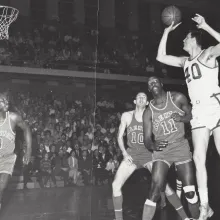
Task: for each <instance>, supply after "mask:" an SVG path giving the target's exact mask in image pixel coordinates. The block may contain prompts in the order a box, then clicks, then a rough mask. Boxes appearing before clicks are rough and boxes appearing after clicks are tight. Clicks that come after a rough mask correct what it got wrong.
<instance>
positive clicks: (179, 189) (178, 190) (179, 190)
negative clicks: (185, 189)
mask: <svg viewBox="0 0 220 220" xmlns="http://www.w3.org/2000/svg"><path fill="white" fill-rule="evenodd" d="M176 194H177V196H178V197H179V198H180V197H181V195H182V182H181V181H180V180H178V179H176Z"/></svg>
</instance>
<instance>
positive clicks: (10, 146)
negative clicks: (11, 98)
mask: <svg viewBox="0 0 220 220" xmlns="http://www.w3.org/2000/svg"><path fill="white" fill-rule="evenodd" d="M14 149H15V133H14V132H13V131H12V128H11V123H10V117H9V112H6V117H5V120H4V122H3V123H2V124H1V125H0V157H1V156H7V155H10V154H13V153H14Z"/></svg>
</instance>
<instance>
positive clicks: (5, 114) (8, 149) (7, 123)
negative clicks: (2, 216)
mask: <svg viewBox="0 0 220 220" xmlns="http://www.w3.org/2000/svg"><path fill="white" fill-rule="evenodd" d="M8 98H9V97H8V95H7V93H0V208H1V202H2V195H3V192H4V190H5V188H6V187H7V183H8V180H9V178H10V176H11V175H12V172H13V168H14V164H15V161H16V155H15V154H14V149H15V135H16V134H15V127H16V126H18V127H20V128H21V129H22V130H23V132H24V140H25V142H26V145H27V148H26V151H25V155H24V160H23V161H24V164H28V163H29V159H30V156H31V144H32V136H31V131H30V129H29V127H28V126H27V125H26V124H25V122H24V121H23V120H22V118H21V117H20V116H19V115H18V114H17V113H14V112H9V111H8V107H9V100H8Z"/></svg>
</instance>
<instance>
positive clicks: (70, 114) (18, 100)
mask: <svg viewBox="0 0 220 220" xmlns="http://www.w3.org/2000/svg"><path fill="white" fill-rule="evenodd" d="M93 101H94V100H92V98H91V97H88V98H87V99H86V100H71V99H63V98H61V97H59V96H55V95H53V94H47V95H45V96H37V95H33V94H31V93H16V94H13V102H14V103H13V106H16V107H15V110H16V111H18V112H19V114H20V115H21V116H22V117H23V118H24V120H25V121H26V122H27V123H28V124H29V126H30V128H31V130H32V136H33V143H32V157H31V161H30V163H29V164H28V166H25V167H23V175H24V187H25V188H27V183H28V182H29V181H30V178H31V176H35V177H37V180H38V182H39V184H40V186H41V187H42V188H43V187H50V186H52V187H54V186H56V185H57V183H56V181H57V178H56V177H58V178H59V177H60V178H62V180H63V181H64V185H65V186H67V185H88V184H96V185H101V184H107V183H111V181H112V179H113V177H114V174H115V172H116V170H117V168H118V166H119V164H120V162H121V160H122V154H121V150H120V149H119V147H118V145H117V138H116V134H117V130H118V125H119V121H120V116H121V114H120V113H119V112H117V111H116V110H115V108H114V103H113V102H107V101H102V100H99V101H98V102H97V105H94V103H93ZM94 106H95V107H96V108H94ZM21 137H22V134H21V135H20V139H21ZM21 142H22V140H21ZM21 146H22V151H24V149H25V143H24V142H22V143H21ZM21 160H22V157H21Z"/></svg>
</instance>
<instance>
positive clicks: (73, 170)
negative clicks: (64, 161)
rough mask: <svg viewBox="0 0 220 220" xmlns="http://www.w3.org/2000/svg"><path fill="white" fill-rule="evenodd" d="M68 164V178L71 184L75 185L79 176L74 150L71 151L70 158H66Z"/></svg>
mask: <svg viewBox="0 0 220 220" xmlns="http://www.w3.org/2000/svg"><path fill="white" fill-rule="evenodd" d="M68 164H69V168H70V169H69V178H70V180H71V183H73V184H74V185H76V184H77V178H78V176H79V172H78V160H77V158H76V153H75V151H74V150H72V151H71V153H70V157H69V158H68Z"/></svg>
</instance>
